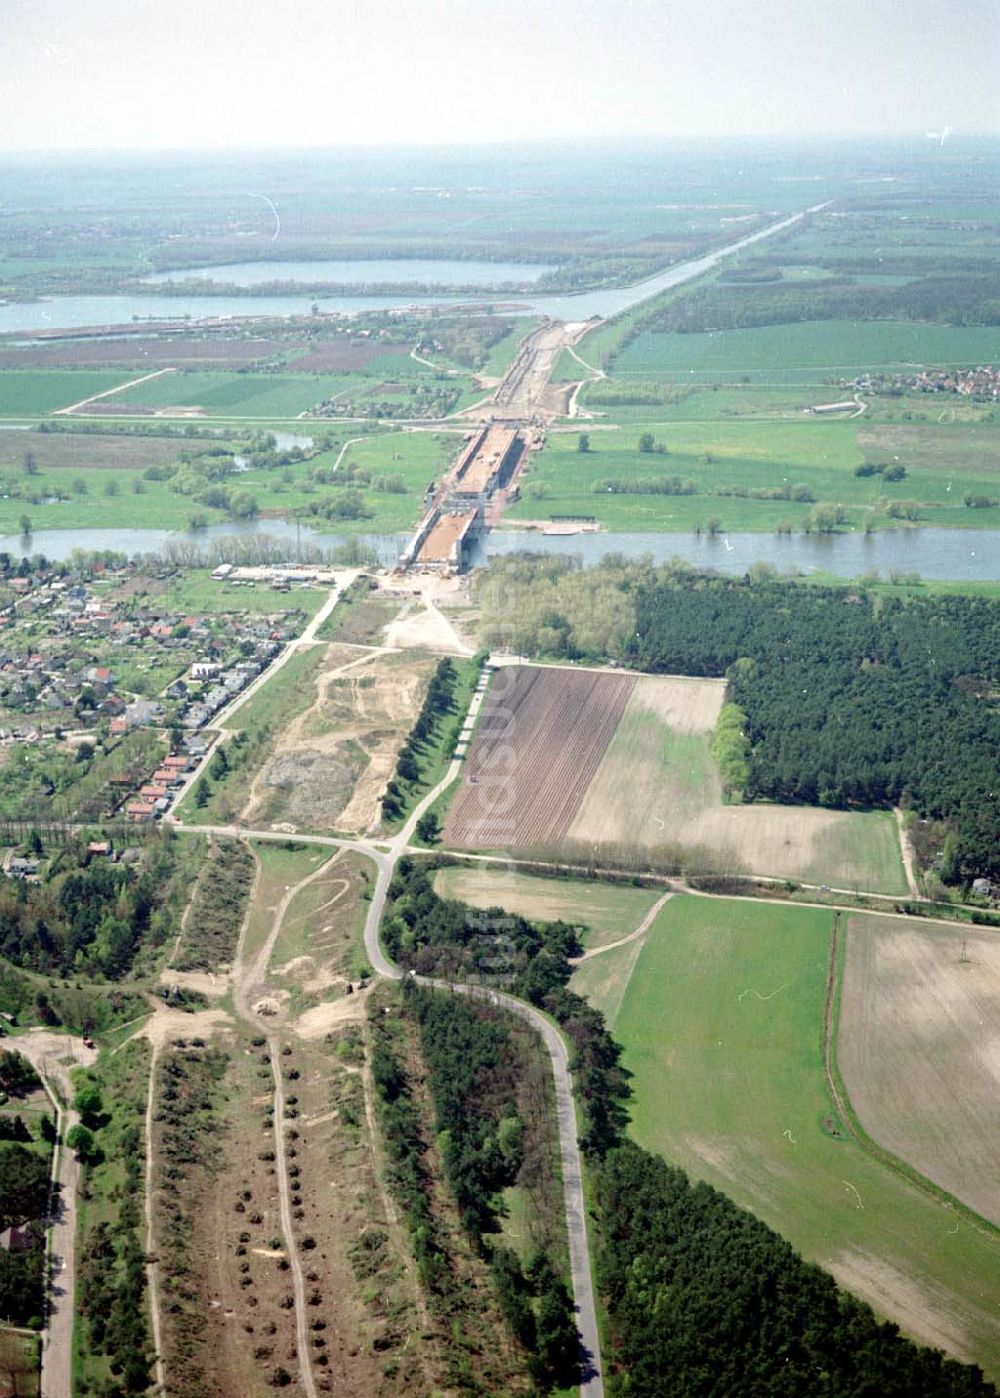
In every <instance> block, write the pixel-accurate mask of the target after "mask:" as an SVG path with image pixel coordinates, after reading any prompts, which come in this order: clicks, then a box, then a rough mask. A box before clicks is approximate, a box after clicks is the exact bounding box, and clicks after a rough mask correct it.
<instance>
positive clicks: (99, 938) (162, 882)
mask: <svg viewBox="0 0 1000 1398" xmlns="http://www.w3.org/2000/svg"><path fill="white" fill-rule="evenodd" d="M143 848H144V855H143V861H142V865H141V867H140V868H139V869H136V868H135V867H134V866H132V865H130V864H115V863H112V862H111V861H110V860H108V859H107V858H106V857H98V858H96V859H89V858H88V856H87V855H86V854H85V853H81V847H78V846H77V844H76V843H75V842H73V841H71V842H70V843H69V844H67V845H66V846H65V848H63V849H61V850H59V851H56V852H49V851H46V852H45V853H46V855H47V856H48V863H47V867H46V870H45V875H44V878H43V881H42V882H41V883H28V882H26V881H25V880H23V879H16V878H8V877H5V876H0V956H2V957H6V958H7V960H9V961H11V962H12V963H13V964H14V965H15V966H19V967H21V968H22V969H23V970H26V971H38V972H42V973H45V974H58V975H71V974H73V973H74V972H76V971H84V972H86V973H87V974H88V975H93V976H98V977H101V978H104V979H107V980H117V979H119V978H120V977H121V976H123V975H125V973H126V972H127V971H128V970H129V968H130V967H131V965H132V962H133V959H134V957H135V954H136V952H137V950H138V948H139V946H140V944H141V943H142V942H143V941H144V940H145V939H146V938H151V939H153V940H155V941H160V940H162V938H163V937H164V936H165V935H166V933H167V930H168V928H169V926H170V916H169V914H168V912H167V911H166V909H165V908H164V906H163V904H164V898H165V896H166V891H167V889H168V885H169V882H170V877H171V875H172V873H173V872H174V867H175V862H176V861H175V855H174V851H173V848H172V845H171V842H170V840H169V839H168V838H155V839H150V840H149V841H147V842H146V844H145V845H144V847H143Z"/></svg>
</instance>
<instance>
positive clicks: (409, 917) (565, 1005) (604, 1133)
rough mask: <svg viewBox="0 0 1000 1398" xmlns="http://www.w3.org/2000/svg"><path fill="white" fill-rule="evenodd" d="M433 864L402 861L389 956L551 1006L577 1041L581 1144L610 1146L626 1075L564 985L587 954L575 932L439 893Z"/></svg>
mask: <svg viewBox="0 0 1000 1398" xmlns="http://www.w3.org/2000/svg"><path fill="white" fill-rule="evenodd" d="M434 867H435V864H434V861H430V862H428V861H417V860H413V859H401V860H400V861H399V863H398V864H397V865H396V872H395V874H394V876H393V881H392V884H391V885H390V889H389V897H390V903H389V908H388V917H387V921H386V923H385V927H384V931H383V937H384V940H385V945H386V949H387V951H388V952H389V954H390V956H392V957H393V958H394V959H395V960H396V961H398V962H399V963H400V965H402V966H405V967H407V968H408V969H410V968H412V969H414V970H415V971H417V973H418V974H420V975H430V976H443V977H447V978H451V979H455V980H474V981H479V982H486V983H489V984H491V985H501V986H503V988H504V989H506V990H510V991H511V992H513V994H515V995H520V996H521V997H522V998H523V999H525V1000H528V1001H529V1002H530V1003H531V1004H532V1005H536V1006H538V1007H539V1008H540V1009H544V1010H546V1011H548V1013H549V1014H551V1015H552V1017H553V1018H554V1019H555V1020H557V1021H558V1023H559V1024H560V1026H561V1027H562V1030H563V1032H564V1033H565V1035H566V1037H567V1038H568V1039H569V1041H570V1043H571V1044H572V1046H573V1051H574V1055H575V1060H576V1086H577V1093H578V1100H579V1109H580V1117H581V1122H580V1124H581V1136H580V1139H581V1142H582V1143H583V1144H584V1145H585V1146H586V1147H587V1148H588V1149H591V1150H596V1151H600V1150H604V1149H605V1148H606V1147H607V1146H608V1145H610V1144H611V1143H612V1142H614V1141H615V1140H617V1138H618V1133H619V1132H620V1131H621V1129H622V1127H623V1126H624V1124H625V1121H626V1120H627V1115H626V1112H625V1107H624V1103H625V1100H626V1098H627V1097H628V1091H629V1089H628V1080H627V1075H626V1073H625V1071H624V1069H623V1068H622V1067H621V1063H620V1058H621V1051H620V1049H619V1048H618V1045H617V1044H616V1043H615V1041H614V1040H613V1039H612V1037H611V1035H610V1034H609V1033H608V1031H607V1028H606V1027H605V1024H604V1018H603V1016H602V1015H601V1014H600V1013H599V1012H598V1011H597V1010H595V1009H593V1008H591V1006H590V1005H588V1003H587V1001H586V1000H584V999H583V998H582V997H581V996H579V995H576V994H575V993H574V992H573V991H571V990H568V989H567V988H566V986H567V982H568V981H569V978H570V975H571V974H572V969H573V968H572V966H571V965H570V962H569V958H570V957H572V956H578V955H579V954H580V952H581V951H582V946H581V944H580V940H579V937H578V935H577V932H576V929H575V928H573V927H570V926H569V925H568V924H567V923H565V922H548V923H533V922H529V921H528V920H527V919H526V918H523V917H517V916H513V915H511V914H509V913H506V912H504V911H503V909H501V908H489V909H486V910H483V909H478V908H470V907H468V906H466V904H464V903H459V902H457V901H455V900H454V899H450V898H440V897H438V895H437V894H436V893H435V892H434V889H433V886H432V884H431V874H432V871H433V868H434Z"/></svg>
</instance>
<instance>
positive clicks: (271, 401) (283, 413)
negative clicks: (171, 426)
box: [81, 371, 342, 418]
mask: <svg viewBox="0 0 1000 1398" xmlns="http://www.w3.org/2000/svg"><path fill="white" fill-rule="evenodd" d="M337 385H338V381H337V380H336V379H330V378H324V377H320V376H318V375H306V374H297V375H296V374H282V375H280V376H278V375H275V374H242V373H238V374H227V373H222V372H219V373H211V372H207V373H203V372H199V371H193V372H190V373H186V372H185V373H178V374H163V375H161V376H160V377H159V378H156V379H149V380H147V381H146V383H142V384H137V385H136V386H135V388H130V389H129V390H128V391H127V392H126V393H122V394H116V395H115V397H114V399H113V400H110V401H111V402H113V403H114V404H115V405H116V406H122V407H125V408H128V409H135V408H137V407H138V408H149V409H151V410H152V412H153V413H154V414H156V413H157V412H161V411H167V410H173V411H174V412H175V413H182V412H183V413H185V414H190V413H193V414H194V415H196V416H206V417H240V418H245V417H254V418H268V417H276V418H282V417H298V416H299V414H300V413H304V412H306V411H307V410H308V409H309V408H312V407H313V406H315V404H317V403H319V402H320V401H321V400H322V399H323V398H326V397H328V396H329V395H330V394H331V393H336V392H337ZM341 386H342V385H341ZM81 396H83V395H81ZM105 401H106V402H107V401H109V400H105Z"/></svg>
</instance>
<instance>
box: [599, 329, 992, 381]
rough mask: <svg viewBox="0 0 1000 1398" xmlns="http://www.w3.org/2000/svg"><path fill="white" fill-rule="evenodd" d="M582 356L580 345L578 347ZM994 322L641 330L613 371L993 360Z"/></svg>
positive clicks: (844, 372) (673, 375)
mask: <svg viewBox="0 0 1000 1398" xmlns="http://www.w3.org/2000/svg"><path fill="white" fill-rule="evenodd" d="M584 355H585V356H586V350H584ZM998 358H1000V329H998V328H997V327H996V326H954V325H933V324H928V323H924V322H917V321H881V320H876V321H852V320H824V321H803V322H800V323H798V324H791V325H759V326H754V327H753V328H752V329H746V330H720V331H715V332H696V333H692V334H683V335H682V334H676V333H663V332H657V331H648V330H647V331H642V332H640V333H639V334H638V335H637V336H636V338H635V339H634V340H633V341H632V343H631V344H629V345H627V346H626V347H625V348H624V349H623V350H622V351H621V353H620V354H619V355H618V356H617V358H616V360H615V376H616V377H633V376H634V377H639V378H645V377H658V378H661V379H663V380H665V381H666V382H676V383H713V382H715V383H726V382H730V381H733V382H740V381H741V380H742V381H748V382H753V383H770V384H789V383H801V384H808V383H812V384H823V383H824V382H825V381H826V380H828V379H831V378H854V377H855V376H856V375H858V374H862V373H865V372H867V371H869V370H870V371H872V372H877V373H903V372H912V371H913V370H914V369H918V368H922V367H925V366H926V367H935V366H941V365H954V366H962V365H976V364H991V363H995V362H996V360H997V359H998Z"/></svg>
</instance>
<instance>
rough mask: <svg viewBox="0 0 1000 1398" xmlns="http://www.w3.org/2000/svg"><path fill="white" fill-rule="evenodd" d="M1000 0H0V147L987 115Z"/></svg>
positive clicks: (746, 127)
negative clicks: (951, 0)
mask: <svg viewBox="0 0 1000 1398" xmlns="http://www.w3.org/2000/svg"><path fill="white" fill-rule="evenodd" d="M998 19H1000V0H964V2H963V3H962V4H961V5H958V6H949V5H947V4H943V3H941V0H905V3H903V0H837V3H834V2H833V0H490V2H489V3H487V0H0V58H2V63H3V81H2V84H0V147H3V148H4V149H7V150H17V149H32V148H38V147H49V148H52V147H55V148H68V147H108V148H125V147H178V146H179V147H191V146H232V145H280V146H288V145H292V146H304V145H316V146H335V145H339V144H352V145H353V144H357V143H365V142H395V143H400V142H402V143H412V142H464V141H478V140H496V139H501V140H502V139H508V138H509V139H515V138H521V137H532V136H572V135H584V136H587V135H631V134H655V135H665V136H688V135H698V134H709V135H718V134H729V133H742V132H746V133H756V132H778V133H796V132H802V133H810V132H853V131H876V130H893V131H924V130H928V131H929V130H936V129H939V128H940V127H941V126H942V125H944V124H950V125H951V126H953V127H955V128H956V129H957V130H959V131H966V132H969V131H987V130H992V131H996V130H997V129H998V128H1000V101H998V98H997V88H998V85H997V82H996V76H997V73H998V71H1000V61H998V60H1000V44H998V33H1000V24H998Z"/></svg>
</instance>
